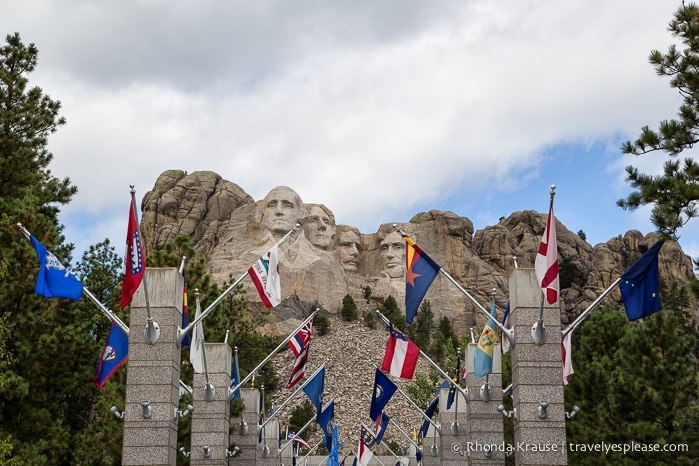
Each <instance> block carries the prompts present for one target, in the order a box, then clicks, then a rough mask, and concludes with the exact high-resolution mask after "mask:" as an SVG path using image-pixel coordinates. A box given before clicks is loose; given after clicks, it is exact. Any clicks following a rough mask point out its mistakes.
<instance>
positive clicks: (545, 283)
mask: <svg viewBox="0 0 699 466" xmlns="http://www.w3.org/2000/svg"><path fill="white" fill-rule="evenodd" d="M534 271H535V272H536V279H537V280H538V281H539V285H540V286H541V291H542V292H543V293H544V296H546V301H547V302H548V303H549V304H553V303H555V302H556V301H557V300H558V293H559V289H560V287H559V285H558V245H557V243H556V218H555V217H554V216H553V195H551V205H550V206H549V216H548V219H547V220H546V229H545V230H544V235H543V236H542V238H541V244H540V245H539V251H538V252H537V254H536V260H535V262H534Z"/></svg>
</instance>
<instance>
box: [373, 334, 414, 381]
mask: <svg viewBox="0 0 699 466" xmlns="http://www.w3.org/2000/svg"><path fill="white" fill-rule="evenodd" d="M389 331H390V335H389V337H388V345H387V346H386V353H385V354H384V356H383V363H382V364H381V370H382V371H388V372H389V373H390V374H391V375H392V376H394V377H400V378H403V379H412V378H413V374H414V373H415V366H416V365H417V358H418V356H420V348H418V347H417V345H416V344H415V343H413V342H412V341H410V340H409V339H408V337H406V336H405V335H403V334H402V333H400V332H399V331H397V330H395V329H394V328H393V326H390V327H389Z"/></svg>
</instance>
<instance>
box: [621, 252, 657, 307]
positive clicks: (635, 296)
mask: <svg viewBox="0 0 699 466" xmlns="http://www.w3.org/2000/svg"><path fill="white" fill-rule="evenodd" d="M662 245H663V242H662V241H658V242H657V243H655V244H654V245H653V246H652V247H651V248H650V249H649V250H647V251H646V252H645V253H644V254H643V255H642V256H641V257H639V258H638V260H637V261H636V262H634V263H633V264H631V267H629V268H628V270H627V271H626V272H624V273H623V274H621V282H620V283H619V291H621V297H622V299H623V300H624V308H625V309H626V316H627V317H628V318H629V320H637V319H640V318H642V317H647V316H649V315H651V314H655V313H656V312H658V311H659V310H661V309H662V308H663V305H662V303H661V302H660V290H659V282H660V277H659V275H658V253H659V252H660V247H661V246H662Z"/></svg>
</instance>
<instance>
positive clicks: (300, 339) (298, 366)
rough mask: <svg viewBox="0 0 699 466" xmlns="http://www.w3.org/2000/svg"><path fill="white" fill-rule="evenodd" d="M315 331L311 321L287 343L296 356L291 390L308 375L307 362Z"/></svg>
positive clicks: (292, 371)
mask: <svg viewBox="0 0 699 466" xmlns="http://www.w3.org/2000/svg"><path fill="white" fill-rule="evenodd" d="M312 330H313V320H309V321H308V322H306V324H305V325H304V326H303V327H301V328H300V329H299V331H298V332H296V334H295V335H294V336H293V337H292V338H291V339H290V340H289V341H288V342H287V343H286V344H287V345H289V348H291V351H292V352H293V353H294V356H296V360H295V361H294V367H293V368H292V369H291V376H290V377H289V387H288V388H291V387H293V386H294V385H296V383H297V382H298V381H299V380H301V379H302V378H303V375H304V374H305V373H306V360H307V359H308V351H309V349H310V345H311V332H312Z"/></svg>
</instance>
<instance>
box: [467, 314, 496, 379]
mask: <svg viewBox="0 0 699 466" xmlns="http://www.w3.org/2000/svg"><path fill="white" fill-rule="evenodd" d="M493 319H495V301H493V308H492V309H491V310H490V319H488V322H486V324H485V327H483V333H481V337H480V339H479V340H478V347H477V348H476V354H475V355H474V356H473V376H474V377H475V378H477V379H480V378H481V377H483V376H485V375H488V374H490V373H491V372H493V350H494V349H495V343H496V342H497V337H496V334H495V322H493Z"/></svg>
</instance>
